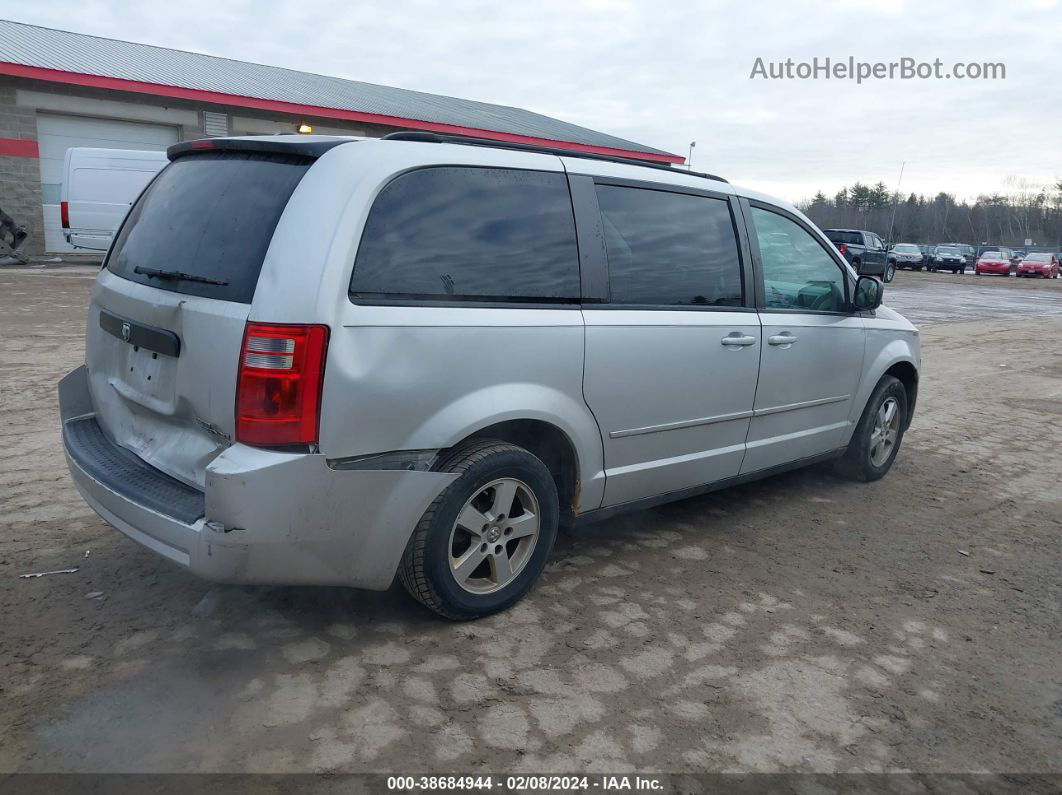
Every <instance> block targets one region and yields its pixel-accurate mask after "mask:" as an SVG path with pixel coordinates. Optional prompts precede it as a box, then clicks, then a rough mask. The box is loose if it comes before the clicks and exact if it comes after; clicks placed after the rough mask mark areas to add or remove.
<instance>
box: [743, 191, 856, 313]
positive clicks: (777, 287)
mask: <svg viewBox="0 0 1062 795" xmlns="http://www.w3.org/2000/svg"><path fill="white" fill-rule="evenodd" d="M752 221H753V223H754V224H755V227H756V239H757V241H758V242H759V246H760V261H761V263H762V267H763V285H764V289H765V292H766V299H767V307H768V308H771V309H788V310H803V311H811V312H843V311H844V310H845V276H844V273H843V272H842V270H841V268H840V266H839V265H838V264H837V262H836V261H835V260H834V259H833V257H831V256H830V255H829V254H828V253H826V249H825V248H823V246H822V244H820V243H819V241H818V240H816V239H815V238H814V237H812V236H811V234H809V233H808V232H807V231H806V230H805V229H804V228H803V227H802V226H800V225H799V224H798V223H796V222H795V221H792V220H790V219H789V218H786V217H785V216H784V215H779V214H778V213H775V212H771V211H770V210H763V209H761V208H759V207H753V208H752Z"/></svg>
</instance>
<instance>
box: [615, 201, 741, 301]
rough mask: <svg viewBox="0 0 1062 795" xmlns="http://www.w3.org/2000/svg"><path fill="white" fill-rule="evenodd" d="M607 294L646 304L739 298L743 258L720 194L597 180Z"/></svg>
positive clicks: (732, 299) (729, 216)
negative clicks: (712, 194) (624, 185)
mask: <svg viewBox="0 0 1062 795" xmlns="http://www.w3.org/2000/svg"><path fill="white" fill-rule="evenodd" d="M597 200H598V204H599V205H600V207H601V223H602V226H603V228H604V234H605V251H606V254H607V255H608V274H609V300H610V301H611V303H614V304H640V305H647V306H705V307H710V306H720V307H726V306H741V305H742V303H743V293H742V278H741V260H740V257H739V255H738V243H737V236H736V234H735V232H734V223H733V220H732V218H731V215H730V205H729V204H728V203H727V202H726V201H725V200H723V199H715V198H711V197H707V196H693V195H689V194H683V193H669V192H667V191H659V190H650V189H646V188H628V187H619V186H615V185H598V186H597Z"/></svg>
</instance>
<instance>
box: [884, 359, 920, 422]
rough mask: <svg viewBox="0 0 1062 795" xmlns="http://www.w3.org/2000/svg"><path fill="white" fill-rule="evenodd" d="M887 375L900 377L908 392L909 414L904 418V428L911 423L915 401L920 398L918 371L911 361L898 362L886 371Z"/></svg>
mask: <svg viewBox="0 0 1062 795" xmlns="http://www.w3.org/2000/svg"><path fill="white" fill-rule="evenodd" d="M885 375H891V376H892V377H893V378H897V379H899V381H900V383H901V384H903V388H904V391H905V392H906V393H907V416H906V417H905V418H904V428H906V427H907V426H908V425H910V424H911V418H912V417H913V416H914V408H915V401H916V400H918V371H917V370H916V369H915V366H914V365H913V364H911V363H910V362H896V364H894V365H893V366H892V367H890V368H889V369H888V370H886V371H885Z"/></svg>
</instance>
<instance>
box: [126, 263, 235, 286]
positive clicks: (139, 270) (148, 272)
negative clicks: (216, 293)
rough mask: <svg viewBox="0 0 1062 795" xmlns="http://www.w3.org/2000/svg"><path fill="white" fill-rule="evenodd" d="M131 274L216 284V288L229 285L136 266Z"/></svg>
mask: <svg viewBox="0 0 1062 795" xmlns="http://www.w3.org/2000/svg"><path fill="white" fill-rule="evenodd" d="M133 273H139V274H140V275H142V276H147V277H149V278H155V279H173V280H174V281H182V282H201V283H202V284H216V285H217V286H218V287H227V286H228V284H229V283H228V282H223V281H220V280H219V279H211V278H210V277H209V276H196V275H195V274H194V273H184V272H183V271H164V270H162V269H161V268H145V267H143V266H142V265H137V266H136V267H135V268H133Z"/></svg>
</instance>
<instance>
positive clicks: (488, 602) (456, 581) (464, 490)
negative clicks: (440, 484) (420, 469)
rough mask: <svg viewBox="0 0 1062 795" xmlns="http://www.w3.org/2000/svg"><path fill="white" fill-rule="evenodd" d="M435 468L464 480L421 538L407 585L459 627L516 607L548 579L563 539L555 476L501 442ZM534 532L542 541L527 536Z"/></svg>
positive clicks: (470, 448)
mask: <svg viewBox="0 0 1062 795" xmlns="http://www.w3.org/2000/svg"><path fill="white" fill-rule="evenodd" d="M434 468H435V469H436V470H437V471H441V472H452V473H454V474H456V475H458V477H457V479H456V480H454V481H453V482H452V483H451V484H450V485H449V486H448V487H447V488H446V490H445V491H444V492H443V493H442V494H440V495H439V496H438V497H436V498H435V500H434V501H433V502H432V504H431V505H429V506H428V510H426V511H425V512H424V516H423V517H422V518H421V520H420V522H419V523H418V524H417V526H416V528H415V529H414V530H413V535H412V536H411V537H410V539H409V543H408V544H407V545H406V550H405V553H404V554H403V556H402V562H401V564H400V565H399V567H398V578H399V580H401V582H402V585H403V586H405V589H406V590H407V591H409V593H410V595H411V596H412V597H413V598H414V599H416V600H417V601H419V602H420V603H421V604H423V605H424V606H425V607H427V608H429V609H431V610H434V611H435V612H436V613H438V614H439V615H441V616H444V617H446V618H449V619H452V620H454V621H468V620H471V619H475V618H480V617H482V616H487V615H490V614H492V613H497V612H500V611H502V610H506V609H507V608H509V607H512V606H513V605H514V604H516V602H518V601H519V600H520V599H522V598H523V597H524V595H525V594H526V593H527V592H528V591H529V590H530V589H531V586H532V585H534V583H535V580H537V579H538V576H539V575H540V574H541V573H542V569H543V568H545V566H546V560H547V559H548V558H549V554H550V552H551V551H552V550H553V543H554V541H555V540H556V538H557V525H558V523H559V518H560V505H559V501H558V498H557V486H556V483H555V482H554V480H553V476H552V475H551V474H550V471H549V469H547V468H546V465H545V464H543V463H542V462H541V461H540V460H539V459H538V458H536V457H535V456H533V455H532V454H531V453H529V452H528V451H527V450H524V449H523V448H522V447H517V446H516V445H513V444H509V443H508V442H502V441H498V440H495V439H483V440H478V441H475V442H472V443H470V444H468V445H465V446H463V447H460V448H458V449H456V450H453V451H452V452H450V453H449V454H448V455H446V456H444V457H443V458H442V459H440V461H439V462H438V463H437V464H436V466H435V467H434ZM495 484H497V485H495ZM507 489H508V490H509V491H506V490H507ZM510 491H511V492H512V495H513V496H509V492H510ZM505 502H508V505H505V504H503V503H505ZM525 517H526V518H525ZM536 519H537V523H536V522H534V521H532V520H536ZM521 520H522V521H521ZM530 524H535V526H536V529H535V531H534V533H535V535H534V536H533V537H532V536H531V535H530V534H527V535H522V533H523V532H526V531H527V527H528V525H530ZM532 542H533V543H532ZM463 561H467V562H468V564H469V565H468V566H467V567H465V566H463V565H462V562H463Z"/></svg>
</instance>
